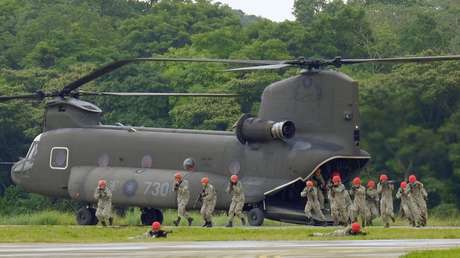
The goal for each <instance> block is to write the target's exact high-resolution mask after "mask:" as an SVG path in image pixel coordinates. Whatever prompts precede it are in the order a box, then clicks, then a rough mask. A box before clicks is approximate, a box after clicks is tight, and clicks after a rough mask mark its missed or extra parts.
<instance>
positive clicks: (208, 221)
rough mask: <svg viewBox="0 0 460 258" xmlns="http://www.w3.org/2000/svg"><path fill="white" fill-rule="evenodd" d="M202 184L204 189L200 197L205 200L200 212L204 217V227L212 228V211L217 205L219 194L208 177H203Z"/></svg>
mask: <svg viewBox="0 0 460 258" xmlns="http://www.w3.org/2000/svg"><path fill="white" fill-rule="evenodd" d="M201 185H202V186H203V190H202V192H201V194H200V199H201V200H202V201H203V204H202V206H201V210H200V213H201V216H203V219H204V224H203V227H208V228H210V227H212V213H213V212H214V208H215V207H216V201H217V194H216V190H215V189H214V186H212V185H211V184H210V183H209V179H208V178H207V177H203V178H202V179H201Z"/></svg>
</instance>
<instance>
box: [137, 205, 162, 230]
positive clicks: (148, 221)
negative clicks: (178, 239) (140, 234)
mask: <svg viewBox="0 0 460 258" xmlns="http://www.w3.org/2000/svg"><path fill="white" fill-rule="evenodd" d="M141 211H142V214H141V222H142V225H146V226H150V225H152V223H153V222H155V221H158V222H160V223H163V213H162V212H161V210H158V209H153V208H143V209H142V210H141Z"/></svg>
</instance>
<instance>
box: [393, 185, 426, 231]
mask: <svg viewBox="0 0 460 258" xmlns="http://www.w3.org/2000/svg"><path fill="white" fill-rule="evenodd" d="M396 198H397V199H401V217H406V218H407V219H408V220H409V223H410V224H411V225H412V226H416V225H418V224H419V223H420V218H421V217H420V210H419V209H418V208H417V206H416V204H415V202H414V198H413V197H412V196H411V194H410V193H409V192H408V191H407V188H406V189H405V190H404V189H403V188H401V187H400V188H399V189H398V192H396Z"/></svg>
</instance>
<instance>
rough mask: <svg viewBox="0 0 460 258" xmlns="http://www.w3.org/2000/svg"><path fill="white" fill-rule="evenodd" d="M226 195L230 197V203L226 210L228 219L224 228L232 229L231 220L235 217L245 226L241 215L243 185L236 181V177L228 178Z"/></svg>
mask: <svg viewBox="0 0 460 258" xmlns="http://www.w3.org/2000/svg"><path fill="white" fill-rule="evenodd" d="M227 193H229V194H231V195H232V203H231V204H230V208H229V209H228V217H229V218H228V223H227V225H226V227H233V218H235V216H236V217H238V218H240V219H241V223H242V224H243V226H244V225H246V220H245V219H244V215H243V207H244V201H245V198H244V191H243V184H241V182H239V181H238V176H237V175H232V176H231V177H230V184H229V185H228V187H227Z"/></svg>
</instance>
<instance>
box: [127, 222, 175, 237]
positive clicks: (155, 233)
mask: <svg viewBox="0 0 460 258" xmlns="http://www.w3.org/2000/svg"><path fill="white" fill-rule="evenodd" d="M170 233H172V231H165V230H162V229H161V224H160V222H158V221H155V222H153V223H152V230H149V231H147V232H145V233H144V234H143V235H141V236H137V237H130V238H128V239H130V240H133V239H143V238H167V237H168V234H170Z"/></svg>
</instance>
